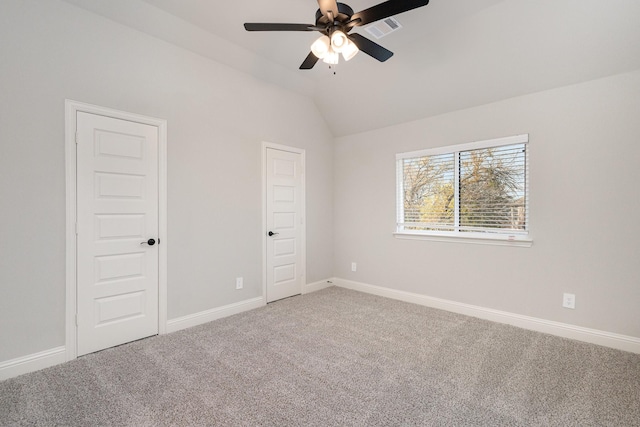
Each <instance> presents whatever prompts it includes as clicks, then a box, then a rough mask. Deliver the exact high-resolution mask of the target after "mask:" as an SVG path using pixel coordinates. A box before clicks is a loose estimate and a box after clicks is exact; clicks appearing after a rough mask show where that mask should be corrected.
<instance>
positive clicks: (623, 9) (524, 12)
mask: <svg viewBox="0 0 640 427" xmlns="http://www.w3.org/2000/svg"><path fill="white" fill-rule="evenodd" d="M66 1H67V2H69V3H72V4H75V5H77V6H80V7H82V8H85V9H87V10H90V11H92V12H95V13H97V14H100V15H103V16H105V17H107V18H110V19H112V20H114V21H116V22H119V23H121V24H124V25H127V26H130V27H133V28H135V29H138V30H140V31H143V32H145V33H148V34H151V35H153V36H155V37H158V38H161V39H163V40H165V41H168V42H170V43H173V44H176V45H178V46H181V47H183V48H186V49H189V50H191V51H194V52H196V53H198V54H201V55H204V56H207V57H210V58H212V59H215V60H216V61H219V62H222V63H225V64H227V65H229V66H232V67H234V68H237V69H240V70H242V71H245V72H247V73H250V74H252V75H254V76H256V77H258V78H261V79H263V80H266V81H268V82H271V83H274V84H278V85H281V86H283V87H286V88H288V89H291V90H295V91H297V92H300V93H302V94H305V95H309V96H311V97H312V98H313V99H314V101H315V103H316V105H317V106H318V109H319V110H320V113H321V114H322V115H323V116H324V118H325V120H326V122H327V124H328V126H329V127H330V129H331V130H332V132H333V133H334V135H336V136H342V135H349V134H354V133H358V132H362V131H366V130H371V129H376V128H380V127H385V126H389V125H393V124H398V123H402V122H406V121H410V120H415V119H419V118H423V117H427V116H432V115H436V114H442V113H446V112H449V111H455V110H459V109H462V108H467V107H472V106H476V105H482V104H487V103H491V102H494V101H498V100H502V99H506V98H510V97H514V96H519V95H523V94H526V93H532V92H537V91H540V90H545V89H551V88H556V87H560V86H565V85H568V84H572V83H578V82H582V81H587V80H591V79H595V78H599V77H604V76H608V75H612V74H617V73H621V72H625V71H630V70H634V69H639V68H640V24H639V22H640V1H638V0H608V1H603V0H431V2H430V3H429V5H427V6H425V7H423V8H420V9H415V10H412V11H409V12H406V13H403V14H400V15H397V16H396V19H397V20H398V21H399V22H400V24H401V25H402V26H403V28H402V29H401V30H399V31H397V32H394V33H392V34H389V35H388V36H386V37H384V38H382V39H380V40H375V39H374V41H376V42H377V43H379V44H381V45H383V46H384V47H386V48H388V49H389V50H391V51H393V52H394V53H395V55H394V56H393V57H392V58H391V59H390V60H388V61H387V62H384V63H380V62H378V61H376V60H374V59H373V58H371V57H369V56H367V55H366V54H364V53H360V54H358V55H357V56H356V57H355V58H354V59H353V60H351V61H349V62H347V63H344V62H342V63H341V64H339V65H338V67H337V69H336V71H337V73H336V74H335V75H334V74H333V72H332V70H329V68H328V66H327V65H326V64H323V63H322V62H318V64H316V66H315V68H314V69H312V70H309V71H301V70H298V67H299V65H300V64H301V63H302V61H303V60H304V58H305V57H306V55H307V54H308V53H309V46H310V45H311V43H312V42H313V41H314V40H315V39H316V38H317V37H318V33H316V32H262V33H259V32H251V33H250V32H246V31H245V30H244V28H243V25H242V24H243V23H244V22H293V23H310V24H311V23H314V21H315V11H316V9H317V3H316V1H315V0H272V1H264V0H233V1H224V2H223V1H219V0H217V1H213V0H109V1H105V0H66ZM379 2H380V0H349V1H347V3H348V4H349V5H350V6H351V7H352V8H353V9H354V10H355V11H359V10H362V9H365V8H368V7H370V6H373V5H375V4H377V3H379ZM355 31H356V32H359V33H361V34H363V35H365V36H366V37H369V38H371V36H369V34H368V33H366V31H364V30H363V29H362V28H358V29H356V30H355Z"/></svg>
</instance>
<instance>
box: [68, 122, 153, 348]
mask: <svg viewBox="0 0 640 427" xmlns="http://www.w3.org/2000/svg"><path fill="white" fill-rule="evenodd" d="M77 114H78V115H77V141H78V145H77V162H78V164H77V174H78V175H77V186H78V188H77V221H78V237H77V248H78V252H77V266H78V275H77V299H78V300H77V310H78V312H77V316H78V329H77V331H78V337H77V338H78V340H77V345H78V355H79V356H81V355H83V354H87V353H91V352H94V351H98V350H102V349H104V348H107V347H112V346H115V345H119V344H123V343H126V342H129V341H133V340H137V339H140V338H144V337H147V336H150V335H155V334H157V333H158V263H159V258H158V247H157V246H155V245H154V246H149V245H148V244H146V243H145V242H147V240H148V239H149V238H153V239H157V238H158V128H157V127H155V126H150V125H144V124H140V123H134V122H129V121H126V120H120V119H114V118H110V117H105V116H99V115H95V114H89V113H83V112H78V113H77Z"/></svg>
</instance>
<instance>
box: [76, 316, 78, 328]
mask: <svg viewBox="0 0 640 427" xmlns="http://www.w3.org/2000/svg"><path fill="white" fill-rule="evenodd" d="M76 326H78V315H77V314H76Z"/></svg>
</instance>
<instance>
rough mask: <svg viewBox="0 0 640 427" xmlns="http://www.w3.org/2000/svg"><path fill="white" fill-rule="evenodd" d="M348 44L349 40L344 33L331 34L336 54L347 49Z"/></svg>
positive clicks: (332, 45)
mask: <svg viewBox="0 0 640 427" xmlns="http://www.w3.org/2000/svg"><path fill="white" fill-rule="evenodd" d="M348 43H349V39H348V38H347V35H346V34H345V33H343V32H342V31H334V32H333V34H331V47H332V48H333V51H334V52H338V53H340V52H342V50H343V49H344V48H345V47H347V45H348Z"/></svg>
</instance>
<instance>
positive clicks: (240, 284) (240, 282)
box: [236, 277, 244, 289]
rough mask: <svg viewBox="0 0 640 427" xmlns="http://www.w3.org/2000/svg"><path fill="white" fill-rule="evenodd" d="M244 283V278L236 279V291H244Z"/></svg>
mask: <svg viewBox="0 0 640 427" xmlns="http://www.w3.org/2000/svg"><path fill="white" fill-rule="evenodd" d="M243 282H244V281H243V279H242V277H236V289H242V286H244V283H243Z"/></svg>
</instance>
